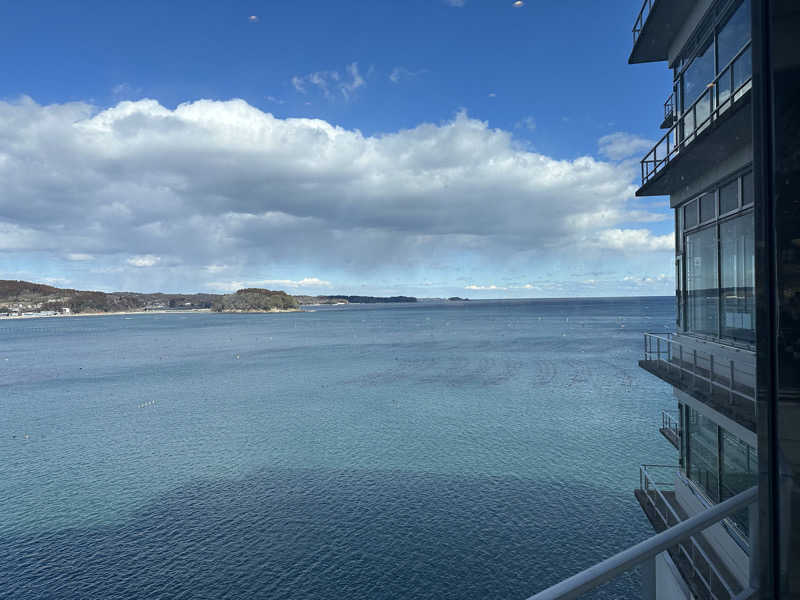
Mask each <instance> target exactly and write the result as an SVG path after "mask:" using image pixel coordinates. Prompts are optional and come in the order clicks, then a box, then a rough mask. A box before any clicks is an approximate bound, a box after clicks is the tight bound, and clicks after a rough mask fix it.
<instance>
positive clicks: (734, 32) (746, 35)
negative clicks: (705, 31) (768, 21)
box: [717, 0, 750, 72]
mask: <svg viewBox="0 0 800 600" xmlns="http://www.w3.org/2000/svg"><path fill="white" fill-rule="evenodd" d="M748 41H750V2H749V1H748V0H745V1H744V2H742V4H741V5H740V6H739V8H737V9H736V12H734V13H733V14H732V15H731V17H730V18H729V19H728V21H727V22H726V23H725V24H724V25H723V26H722V28H721V29H720V31H719V34H717V60H718V61H719V65H718V69H717V71H718V72H719V71H721V70H722V69H724V68H725V67H726V66H727V64H728V63H729V62H731V60H732V59H733V57H734V56H736V53H737V52H739V50H741V49H742V46H744V45H745V44H746V43H747V42H748Z"/></svg>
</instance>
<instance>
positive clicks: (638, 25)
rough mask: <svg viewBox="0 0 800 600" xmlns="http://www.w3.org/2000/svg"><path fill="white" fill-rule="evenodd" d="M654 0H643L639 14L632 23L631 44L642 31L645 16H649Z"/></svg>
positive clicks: (634, 42)
mask: <svg viewBox="0 0 800 600" xmlns="http://www.w3.org/2000/svg"><path fill="white" fill-rule="evenodd" d="M655 2H656V0H644V2H642V8H641V10H639V14H638V15H637V16H636V22H635V23H634V24H633V44H634V45H636V40H638V39H639V34H641V33H642V28H643V27H644V24H645V22H646V21H647V17H649V16H650V11H651V10H653V4H654V3H655Z"/></svg>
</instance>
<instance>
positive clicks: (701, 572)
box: [639, 465, 734, 600]
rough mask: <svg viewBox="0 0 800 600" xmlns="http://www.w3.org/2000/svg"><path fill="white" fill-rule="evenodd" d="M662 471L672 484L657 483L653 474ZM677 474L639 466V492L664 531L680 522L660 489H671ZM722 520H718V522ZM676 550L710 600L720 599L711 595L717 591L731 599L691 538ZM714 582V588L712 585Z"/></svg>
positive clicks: (725, 584) (730, 591) (673, 468)
mask: <svg viewBox="0 0 800 600" xmlns="http://www.w3.org/2000/svg"><path fill="white" fill-rule="evenodd" d="M648 469H650V470H648ZM663 469H670V471H671V474H672V480H671V481H656V478H655V473H654V472H653V471H658V470H663ZM677 470H678V467H676V466H675V465H641V466H640V467H639V489H640V490H642V492H644V497H645V498H646V499H647V502H648V504H649V505H650V506H651V507H652V508H653V510H655V512H656V514H657V515H658V517H659V518H660V519H661V521H662V522H663V523H664V525H665V526H666V527H672V526H673V525H677V524H678V523H680V522H681V518H680V515H678V513H677V512H676V511H675V508H674V507H673V506H672V504H671V503H670V501H669V500H668V499H667V498H666V496H665V495H664V492H663V491H662V489H661V488H662V487H673V488H674V486H675V475H676V472H677ZM722 520H723V519H720V521H722ZM687 546H688V547H687ZM676 550H677V552H678V554H679V556H680V557H681V558H683V559H684V560H685V564H687V565H688V566H689V568H690V569H691V570H692V573H693V576H694V577H693V579H694V580H695V581H697V582H698V583H700V584H701V585H702V587H703V588H704V589H705V591H706V592H707V593H708V596H709V597H710V598H712V600H717V598H719V596H717V595H716V594H715V593H714V590H715V589H719V588H720V587H721V588H722V589H724V590H725V593H726V594H727V596H726V598H730V597H732V596H733V595H734V591H733V589H731V587H730V585H729V584H728V582H727V581H725V578H724V577H723V576H722V574H721V573H720V572H719V570H718V569H717V567H716V566H715V565H714V563H713V561H712V560H711V558H710V557H709V556H708V554H707V553H706V552H705V551H704V550H703V548H702V547H701V546H700V544H699V543H698V542H697V540H696V539H695V538H694V537H688V538H687V539H686V540H684V541H682V542H680V543H679V544H677V546H676ZM715 582H716V584H717V585H716V586H715V585H714V583H715Z"/></svg>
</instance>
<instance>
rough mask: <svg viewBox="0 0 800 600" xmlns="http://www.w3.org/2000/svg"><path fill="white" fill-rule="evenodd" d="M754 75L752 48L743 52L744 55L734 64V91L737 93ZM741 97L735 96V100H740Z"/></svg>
mask: <svg viewBox="0 0 800 600" xmlns="http://www.w3.org/2000/svg"><path fill="white" fill-rule="evenodd" d="M752 74H753V58H752V56H751V53H750V48H748V49H747V50H745V51H744V52H742V55H741V56H740V57H739V58H737V59H736V60H735V61H734V62H733V91H734V92H736V91H737V90H738V89H739V88H740V87H742V85H744V83H745V82H746V81H747V80H748V79H750V77H751V76H752ZM739 98H740V95H738V94H736V95H734V97H733V99H734V100H738V99H739Z"/></svg>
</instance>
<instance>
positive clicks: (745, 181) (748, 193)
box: [742, 171, 754, 206]
mask: <svg viewBox="0 0 800 600" xmlns="http://www.w3.org/2000/svg"><path fill="white" fill-rule="evenodd" d="M753 191H754V190H753V172H752V171H750V172H749V173H745V174H744V175H742V206H747V205H748V204H752V203H753Z"/></svg>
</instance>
